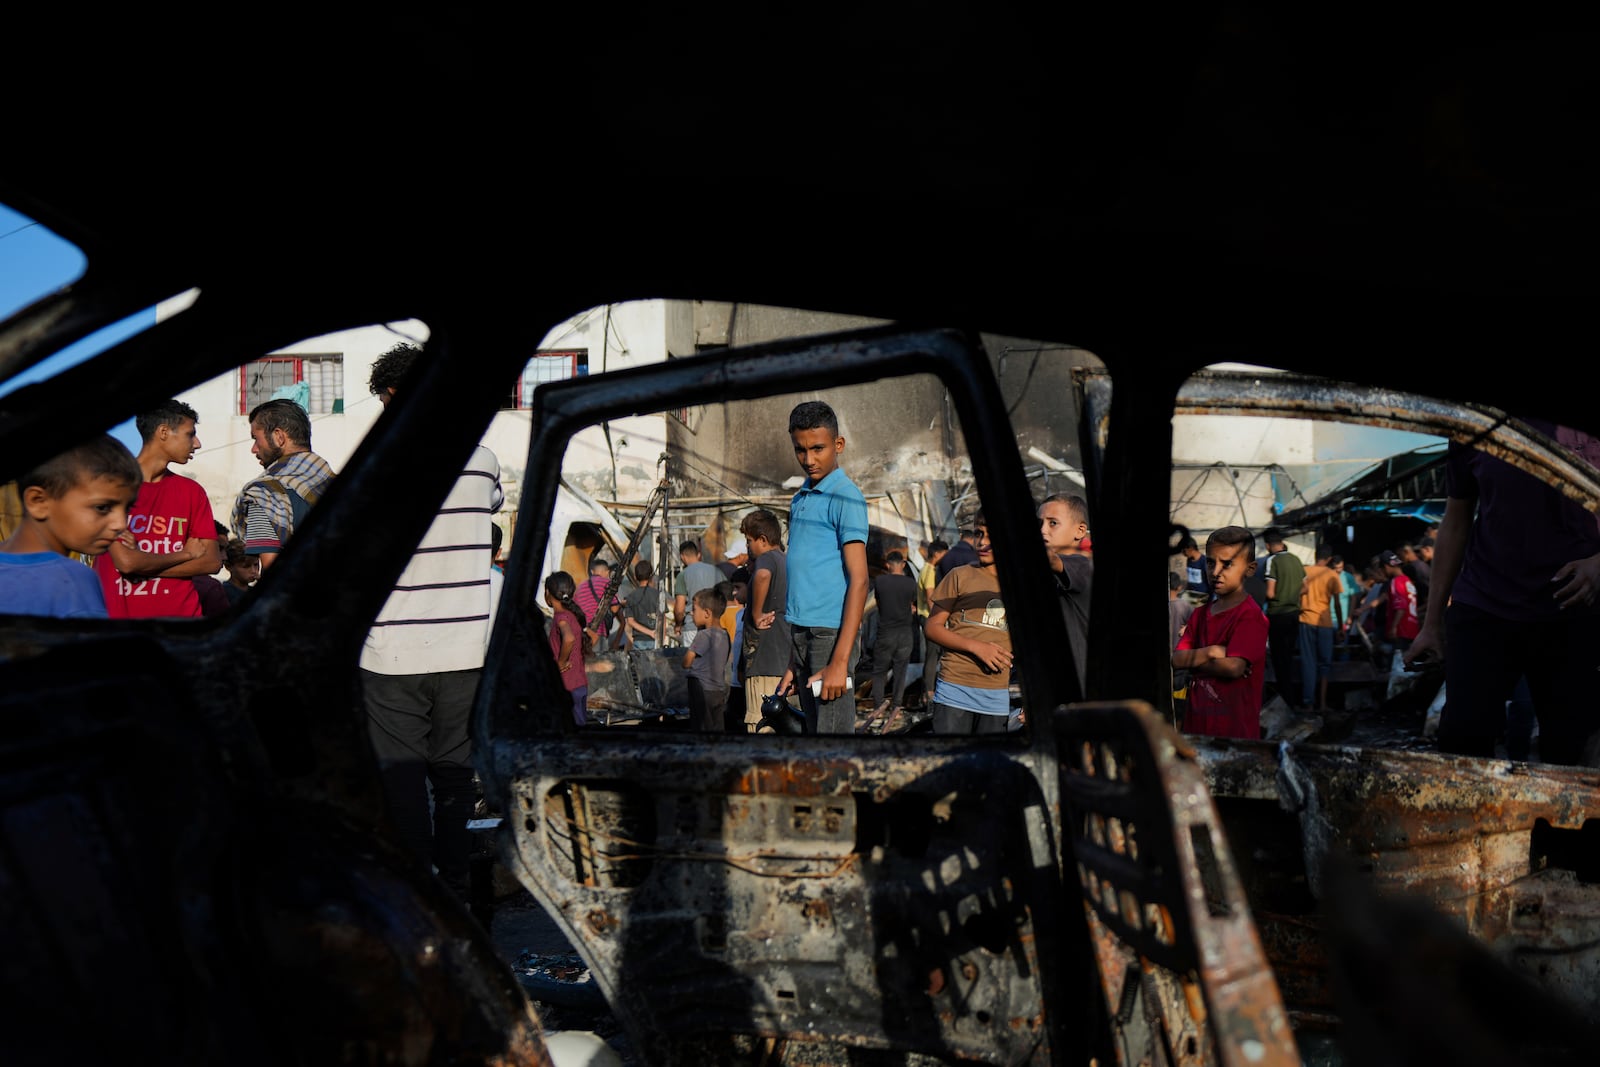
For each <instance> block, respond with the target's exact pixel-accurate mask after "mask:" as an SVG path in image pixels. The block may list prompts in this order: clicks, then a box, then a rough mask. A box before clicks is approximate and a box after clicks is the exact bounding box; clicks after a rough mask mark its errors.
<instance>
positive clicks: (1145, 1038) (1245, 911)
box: [1056, 703, 1300, 1067]
mask: <svg viewBox="0 0 1600 1067" xmlns="http://www.w3.org/2000/svg"><path fill="white" fill-rule="evenodd" d="M1057 718H1058V722H1057V729H1056V736H1057V737H1058V738H1059V739H1060V741H1061V745H1062V749H1061V757H1060V761H1059V770H1060V774H1061V783H1062V787H1061V793H1062V804H1063V820H1064V824H1065V832H1066V834H1067V836H1068V839H1069V841H1070V843H1071V850H1072V855H1071V862H1072V863H1073V864H1074V865H1075V867H1076V870H1077V876H1078V883H1079V887H1080V890H1081V892H1082V900H1083V907H1084V910H1085V914H1086V916H1087V918H1088V921H1089V924H1090V928H1091V931H1092V939H1093V943H1094V949H1095V954H1096V958H1097V960H1098V962H1099V966H1100V974H1101V981H1102V986H1103V989H1104V992H1105V998H1106V1004H1107V1005H1108V1011H1109V1013H1110V1014H1111V1016H1112V1020H1111V1025H1112V1029H1113V1032H1114V1034H1115V1036H1116V1040H1117V1047H1118V1053H1119V1055H1120V1056H1121V1058H1122V1062H1124V1063H1140V1062H1163V1061H1164V1062H1171V1063H1175V1064H1213V1063H1217V1064H1227V1065H1230V1067H1231V1065H1242V1064H1284V1065H1289V1064H1298V1063H1299V1062H1300V1057H1299V1053H1298V1052H1297V1050H1296V1048H1295V1043H1294V1037H1293V1033H1292V1030H1291V1027H1290V1020H1289V1016H1288V1014H1287V1013H1286V1012H1285V1010H1284V1006H1283V1002H1282V1000H1281V998H1280V996H1279V992H1278V988H1277V985H1276V983H1275V982H1274V979H1273V975H1272V972H1271V970H1269V969H1268V967H1267V966H1266V956H1265V954H1264V952H1263V950H1262V946H1261V942H1260V940H1259V938H1258V936H1257V934H1256V929H1255V925H1254V923H1253V922H1252V919H1251V911H1250V906H1249V904H1248V902H1247V900H1246V898H1245V893H1244V887H1243V884H1242V882H1241V880H1240V878H1239V876H1238V873H1237V871H1236V870H1235V868H1234V864H1233V859H1232V856H1231V853H1230V845H1229V841H1228V839H1227V837H1226V835H1225V834H1224V832H1223V828H1222V822H1221V819H1220V818H1219V816H1218V814H1217V812H1216V809H1215V808H1214V807H1213V806H1212V803H1211V799H1210V796H1209V794H1208V792H1207V789H1206V785H1205V782H1204V780H1203V778H1202V776H1201V772H1200V768H1199V766H1198V765H1197V764H1196V763H1195V762H1194V760H1193V758H1192V753H1190V752H1189V751H1188V750H1187V748H1186V746H1185V745H1184V742H1183V740H1182V738H1181V737H1180V736H1179V735H1178V734H1176V733H1175V732H1174V731H1173V730H1172V729H1171V728H1170V727H1168V726H1167V725H1166V724H1165V723H1163V722H1162V721H1161V720H1160V718H1159V717H1158V716H1157V715H1156V714H1155V712H1154V711H1153V710H1152V709H1150V708H1149V707H1147V706H1144V705H1140V704H1133V703H1129V704H1085V705H1079V706H1078V707H1075V708H1073V709H1071V710H1067V711H1061V712H1057Z"/></svg>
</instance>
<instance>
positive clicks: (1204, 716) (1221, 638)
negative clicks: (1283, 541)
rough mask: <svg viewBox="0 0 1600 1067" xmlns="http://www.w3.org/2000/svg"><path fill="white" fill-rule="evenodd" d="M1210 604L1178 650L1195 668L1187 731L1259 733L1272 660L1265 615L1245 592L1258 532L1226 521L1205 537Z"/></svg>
mask: <svg viewBox="0 0 1600 1067" xmlns="http://www.w3.org/2000/svg"><path fill="white" fill-rule="evenodd" d="M1206 567H1207V569H1208V570H1209V571H1210V572H1211V576H1212V580H1211V589H1212V593H1213V594H1214V596H1213V599H1212V601H1211V603H1209V604H1202V605H1201V606H1200V607H1197V608H1195V610H1194V614H1193V615H1191V616H1189V624H1188V625H1187V626H1186V627H1184V630H1183V636H1182V637H1180V638H1179V639H1178V647H1177V650H1176V651H1174V652H1173V653H1172V666H1173V667H1174V668H1177V669H1183V670H1187V671H1188V672H1189V710H1188V711H1187V712H1186V713H1185V714H1184V717H1183V729H1184V732H1185V733H1191V734H1207V735H1210V736H1212V737H1242V738H1246V739H1248V740H1251V741H1258V740H1260V739H1261V683H1262V674H1263V672H1264V669H1265V666H1266V659H1267V617H1266V615H1265V614H1263V613H1262V611H1261V606H1260V605H1259V604H1257V603H1256V602H1255V601H1254V600H1253V599H1251V598H1250V597H1249V596H1248V595H1247V594H1246V593H1245V590H1244V580H1245V579H1246V578H1247V577H1249V576H1250V575H1252V574H1254V573H1255V569H1256V539H1255V535H1254V534H1252V533H1251V532H1250V531H1249V530H1247V529H1245V528H1244V527H1243V526H1224V527H1223V528H1222V529H1220V530H1217V531H1215V532H1214V533H1212V535H1211V536H1210V537H1208V538H1206Z"/></svg>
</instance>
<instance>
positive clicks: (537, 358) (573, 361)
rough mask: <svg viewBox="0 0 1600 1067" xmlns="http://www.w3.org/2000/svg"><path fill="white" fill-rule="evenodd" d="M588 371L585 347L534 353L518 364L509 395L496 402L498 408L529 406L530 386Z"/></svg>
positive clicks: (587, 352)
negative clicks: (517, 374) (520, 367)
mask: <svg viewBox="0 0 1600 1067" xmlns="http://www.w3.org/2000/svg"><path fill="white" fill-rule="evenodd" d="M588 373H589V350H588V349H586V348H568V349H561V350H559V351H556V350H552V351H549V352H538V353H535V355H534V357H533V358H532V359H530V360H528V365H527V366H526V367H524V368H522V374H521V375H519V376H518V378H517V384H516V385H515V386H513V387H512V389H511V395H510V396H508V397H506V399H505V401H504V402H503V403H502V404H501V405H500V406H501V407H502V408H526V407H532V406H533V390H534V388H535V387H537V386H538V384H539V383H540V382H559V381H565V380H566V379H568V378H581V377H583V376H585V375H587V374H588Z"/></svg>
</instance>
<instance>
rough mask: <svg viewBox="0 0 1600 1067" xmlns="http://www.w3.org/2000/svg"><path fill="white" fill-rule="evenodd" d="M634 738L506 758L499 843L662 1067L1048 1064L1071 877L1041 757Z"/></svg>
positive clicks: (611, 736) (521, 751) (552, 744)
mask: <svg viewBox="0 0 1600 1067" xmlns="http://www.w3.org/2000/svg"><path fill="white" fill-rule="evenodd" d="M617 738H618V735H617V734H615V733H613V732H610V731H607V732H605V735H604V741H603V742H602V743H600V744H597V743H596V742H594V741H589V740H587V739H581V740H577V741H570V742H567V741H548V740H547V741H542V742H538V743H537V744H535V743H528V744H514V743H504V744H501V745H499V746H497V752H496V758H497V759H498V760H499V761H501V762H502V769H503V771H504V773H505V774H506V775H507V778H508V780H510V781H511V782H512V795H513V798H514V814H513V816H512V817H511V818H509V819H508V820H507V822H506V824H505V827H504V829H503V831H502V832H503V833H506V834H508V839H507V841H506V842H505V845H506V847H507V848H508V849H509V850H510V852H511V853H514V855H515V857H516V861H517V862H518V864H519V866H520V871H521V874H522V877H523V878H524V880H525V881H527V882H529V883H530V885H531V887H532V888H533V889H534V890H535V892H536V894H537V895H538V896H539V897H540V898H541V899H542V900H544V901H545V902H546V903H547V905H548V906H549V907H550V908H551V910H552V912H553V913H554V914H555V915H556V916H557V917H558V919H559V921H560V922H561V923H562V924H563V926H564V927H565V928H566V929H567V930H568V931H569V934H570V936H571V937H572V939H573V941H574V943H575V944H577V945H579V946H580V948H581V950H582V952H583V955H584V956H585V959H586V961H587V962H588V963H589V965H590V967H591V968H592V970H593V972H594V974H595V976H596V978H597V980H598V981H599V982H600V983H601V985H602V987H603V989H604V990H605V993H606V996H607V998H608V999H609V1000H610V1002H611V1004H612V1006H613V1007H614V1008H616V1009H617V1011H618V1015H619V1016H620V1017H621V1018H623V1019H624V1020H626V1022H627V1024H628V1026H629V1030H630V1034H631V1037H632V1040H633V1041H634V1042H635V1043H636V1045H637V1047H638V1048H640V1049H641V1050H644V1051H645V1053H646V1055H647V1058H648V1060H649V1062H652V1063H700V1062H725V1061H727V1060H728V1059H730V1058H732V1057H734V1056H736V1055H742V1054H744V1053H745V1052H746V1051H748V1049H749V1048H751V1047H754V1046H753V1045H752V1042H753V1043H755V1044H756V1045H759V1044H761V1043H763V1042H766V1043H769V1044H770V1043H772V1042H783V1041H790V1042H801V1043H804V1044H807V1045H811V1046H814V1047H812V1048H811V1050H810V1052H809V1053H807V1056H806V1057H804V1058H802V1059H800V1060H798V1061H797V1062H817V1063H844V1062H846V1061H847V1060H848V1052H847V1050H848V1049H849V1048H853V1047H862V1048H892V1049H900V1050H904V1051H908V1052H917V1053H921V1054H926V1055H931V1056H937V1057H948V1058H953V1059H961V1060H970V1061H974V1062H981V1063H1006V1064H1013V1063H1040V1064H1042V1063H1048V1062H1051V1048H1052V1041H1051V1038H1050V1035H1049V1029H1048V1027H1047V1021H1046V1016H1045V1008H1044V1005H1045V1004H1046V1003H1048V997H1047V985H1048V983H1047V982H1046V980H1045V978H1044V974H1043V966H1042V965H1043V962H1044V961H1042V960H1041V958H1040V954H1039V953H1040V944H1041V940H1042V938H1041V932H1042V931H1047V930H1048V929H1049V923H1048V922H1043V923H1041V909H1045V910H1046V911H1047V910H1048V909H1051V908H1053V907H1054V906H1055V905H1054V904H1053V902H1052V901H1051V899H1050V892H1049V890H1048V888H1047V887H1048V886H1053V885H1057V884H1058V883H1057V882H1056V880H1055V874H1056V869H1057V868H1056V857H1055V854H1054V851H1053V848H1052V845H1051V836H1050V833H1049V829H1048V827H1049V819H1050V816H1049V812H1048V810H1047V805H1046V801H1045V799H1044V797H1043V795H1042V793H1041V791H1040V789H1039V787H1038V782H1037V779H1036V778H1035V777H1034V775H1033V773H1032V771H1031V770H1030V769H1029V767H1028V766H1027V764H1026V763H1025V762H1024V761H1022V760H1019V759H1018V758H1016V756H1015V755H1014V754H1008V753H1006V752H1003V751H1000V750H995V749H990V750H988V751H981V752H960V751H952V752H949V753H947V754H944V755H935V754H929V753H928V752H926V751H920V752H919V751H914V750H912V749H911V748H909V747H906V746H905V744H904V743H897V742H883V743H882V744H881V745H880V744H874V745H873V746H872V750H873V751H872V755H871V757H870V758H867V757H863V756H859V755H855V754H841V752H840V751H839V750H836V749H829V750H826V751H822V750H819V748H818V746H817V744H816V743H815V742H816V740H817V739H814V738H810V739H793V740H789V739H783V738H779V737H776V736H765V735H763V736H757V737H739V738H719V737H694V738H689V739H686V740H676V739H670V740H669V739H666V738H663V737H662V736H660V735H656V736H655V737H653V738H651V739H649V740H648V741H646V742H643V743H637V744H620V743H618V741H617ZM602 745H603V748H602ZM602 751H603V758H602V755H601V753H602ZM599 766H603V767H605V769H606V775H607V776H606V777H605V778H598V777H596V776H595V774H594V771H595V769H596V768H597V767H599ZM1043 940H1048V939H1047V938H1045V939H1043Z"/></svg>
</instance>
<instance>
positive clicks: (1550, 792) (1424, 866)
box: [1194, 738, 1600, 1013]
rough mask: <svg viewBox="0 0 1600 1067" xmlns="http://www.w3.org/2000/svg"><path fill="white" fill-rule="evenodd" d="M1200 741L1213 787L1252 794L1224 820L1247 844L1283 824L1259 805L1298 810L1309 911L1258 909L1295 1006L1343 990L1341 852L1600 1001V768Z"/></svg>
mask: <svg viewBox="0 0 1600 1067" xmlns="http://www.w3.org/2000/svg"><path fill="white" fill-rule="evenodd" d="M1194 743H1195V745H1196V748H1197V750H1198V759H1199V762H1200V765H1201V766H1202V767H1203V768H1204V770H1205V776H1206V781H1207V784H1208V786H1209V787H1210V790H1211V792H1212V795H1213V796H1215V797H1218V798H1219V799H1220V798H1231V799H1234V800H1237V801H1241V802H1243V803H1241V804H1239V805H1237V806H1236V807H1234V808H1233V809H1231V810H1232V812H1233V816H1232V817H1231V818H1230V819H1229V820H1228V821H1227V830H1228V834H1229V839H1230V841H1231V842H1232V844H1233V847H1234V849H1235V851H1236V852H1243V853H1248V852H1250V851H1251V850H1253V849H1256V848H1258V847H1261V845H1262V843H1263V841H1264V840H1265V838H1266V835H1267V832H1268V831H1267V830H1266V826H1267V824H1268V822H1269V821H1270V820H1268V819H1265V818H1262V817H1260V811H1261V810H1263V809H1270V810H1279V811H1286V812H1288V813H1290V814H1291V815H1292V816H1293V817H1294V819H1295V820H1296V823H1297V828H1298V831H1299V835H1298V841H1296V842H1294V844H1295V845H1296V846H1297V847H1298V854H1295V852H1293V851H1290V852H1288V854H1287V855H1285V856H1284V864H1283V866H1284V867H1285V868H1288V869H1291V870H1293V869H1298V870H1299V872H1301V876H1302V877H1303V879H1304V884H1305V887H1306V889H1307V890H1308V893H1307V895H1306V896H1305V898H1304V899H1303V900H1302V901H1301V909H1300V910H1299V911H1298V912H1295V913H1289V914H1286V913H1282V912H1272V911H1265V912H1262V911H1258V916H1259V917H1260V922H1261V927H1262V933H1263V940H1264V942H1265V944H1266V946H1267V952H1268V957H1269V958H1270V959H1271V961H1272V964H1273V967H1274V969H1275V970H1276V971H1278V973H1279V975H1280V984H1281V985H1282V986H1283V988H1284V993H1285V998H1286V1001H1287V1002H1288V1004H1289V1005H1290V1007H1291V1008H1293V1009H1295V1010H1308V1011H1309V1010H1323V1009H1326V1008H1328V1007H1329V1006H1330V1005H1331V1003H1332V994H1331V992H1330V990H1329V989H1328V988H1327V985H1326V971H1327V962H1328V960H1327V954H1326V943H1325V939H1324V937H1323V936H1322V935H1323V920H1322V917H1321V914H1320V912H1321V909H1320V908H1319V906H1318V905H1319V902H1320V901H1321V900H1322V898H1323V896H1324V885H1323V883H1324V881H1325V874H1326V871H1327V869H1328V865H1329V864H1330V863H1331V862H1336V861H1344V860H1348V861H1349V863H1350V864H1351V865H1352V866H1353V868H1354V869H1355V870H1356V871H1357V872H1358V873H1359V875H1360V877H1361V878H1362V879H1363V880H1364V881H1365V882H1366V883H1367V884H1369V885H1370V886H1371V887H1372V888H1373V890H1374V891H1376V892H1379V893H1383V894H1390V895H1404V896H1405V897H1407V898H1411V899H1415V900H1419V901H1422V902H1425V903H1426V904H1427V905H1428V906H1429V907H1430V908H1431V909H1432V910H1434V911H1435V912H1437V913H1438V914H1440V915H1442V916H1445V917H1447V918H1448V919H1450V920H1451V921H1453V922H1454V923H1456V924H1458V925H1459V927H1460V928H1461V929H1462V930H1464V931H1466V932H1467V933H1469V934H1471V935H1472V936H1473V937H1475V938H1477V939H1478V940H1479V941H1481V942H1483V943H1484V944H1485V945H1487V946H1488V947H1489V948H1490V950H1491V951H1492V952H1493V953H1494V954H1495V956H1496V957H1497V958H1499V959H1501V960H1502V961H1504V962H1506V963H1508V964H1510V965H1511V966H1513V967H1514V968H1516V969H1517V970H1520V971H1522V972H1524V973H1526V974H1528V975H1531V976H1533V977H1534V978H1536V979H1537V980H1539V981H1540V982H1541V983H1543V984H1544V985H1545V986H1546V987H1548V988H1549V989H1550V990H1552V991H1553V992H1555V993H1557V994H1559V995H1560V996H1561V997H1563V998H1565V999H1567V1000H1568V1001H1570V1002H1571V1003H1572V1004H1573V1005H1574V1006H1576V1007H1577V1008H1579V1009H1580V1010H1582V1011H1585V1012H1589V1013H1593V1012H1595V1011H1597V1010H1600V867H1597V862H1600V861H1597V859H1596V856H1597V855H1600V853H1597V852H1596V851H1595V848H1594V841H1595V837H1596V835H1597V827H1596V825H1595V824H1594V823H1593V822H1592V820H1593V819H1594V818H1595V815H1596V813H1597V812H1600V772H1596V771H1594V770H1590V769H1586V768H1573V767H1547V766H1542V765H1534V764H1524V763H1513V762H1508V761H1504V760H1485V759H1475V758H1470V757H1462V756H1445V755H1438V754H1434V753H1426V752H1408V751H1394V750H1387V749H1380V748H1341V747H1335V746H1324V745H1298V746H1281V747H1274V746H1272V745H1269V744H1264V743H1249V742H1226V741H1218V740H1208V739H1200V738H1197V739H1195V741H1194ZM1252 805H1253V806H1254V807H1255V808H1256V809H1257V815H1256V816H1252V815H1251V807H1252ZM1281 876H1282V874H1281V872H1280V877H1281ZM1248 886H1249V888H1250V890H1251V893H1252V896H1253V897H1255V896H1265V895H1269V894H1273V893H1274V892H1275V891H1274V890H1273V889H1272V888H1271V887H1270V886H1268V885H1267V884H1266V883H1265V881H1263V880H1256V881H1253V882H1250V883H1248ZM1278 895H1279V896H1280V897H1281V894H1278ZM1286 975H1288V976H1293V980H1285V978H1284V976H1286Z"/></svg>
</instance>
